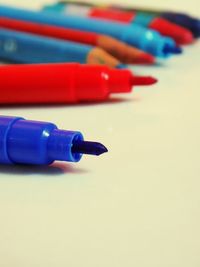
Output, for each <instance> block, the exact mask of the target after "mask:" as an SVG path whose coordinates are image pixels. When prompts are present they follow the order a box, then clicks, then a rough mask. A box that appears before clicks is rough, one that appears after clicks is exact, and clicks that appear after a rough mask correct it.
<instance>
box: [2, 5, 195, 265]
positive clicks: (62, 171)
mask: <svg viewBox="0 0 200 267" xmlns="http://www.w3.org/2000/svg"><path fill="white" fill-rule="evenodd" d="M45 2H46V3H47V2H50V1H42V0H41V1H39V0H38V1H28V0H27V1H22V0H16V1H14V0H12V1H11V0H6V1H3V0H0V4H15V5H18V6H24V7H31V8H39V7H40V5H42V3H45ZM156 2H157V1H153V0H152V1H150V0H146V1H145V0H141V1H140V5H141V6H142V5H143V6H145V5H146V4H147V3H148V5H149V6H160V7H161V6H163V7H172V8H174V9H177V8H179V9H180V8H182V10H187V9H188V10H189V11H190V12H191V13H192V14H196V15H200V14H199V10H200V5H199V0H196V1H195V0H193V1H182V0H176V1H175V0H169V1H159V4H157V3H156ZM151 4H152V5H151ZM133 69H135V70H136V71H138V72H139V71H140V73H141V74H142V73H144V74H145V73H146V74H149V73H150V74H152V75H154V76H156V77H158V78H159V83H158V84H157V85H155V86H152V87H147V88H136V89H135V91H134V93H133V94H130V95H125V96H124V95H119V96H115V97H114V98H113V101H110V102H107V103H104V104H91V105H75V106H46V107H44V106H35V107H1V111H0V112H1V114H5V115H19V116H24V117H26V118H27V119H35V120H44V121H52V122H55V123H57V125H58V126H60V128H65V129H74V130H81V131H82V132H83V133H84V135H85V138H86V139H89V140H99V141H101V142H103V143H104V144H105V145H106V146H107V147H108V149H109V153H107V154H104V155H102V156H101V157H99V158H95V157H89V156H88V157H86V156H85V157H84V158H83V160H82V161H81V162H80V163H78V164H65V163H56V164H54V165H53V166H50V167H40V168H39V167H32V168H29V167H27V168H25V167H16V166H0V266H1V267H66V266H67V267H122V266H124V267H125V266H126V267H133V266H134V267H171V266H173V267H175V266H176V267H190V266H191V267H199V266H200V208H199V205H200V162H199V159H200V157H199V156H200V152H199V151H200V104H199V102H200V72H199V71H200V42H198V43H196V44H194V45H193V46H190V47H187V48H185V51H184V54H183V56H177V57H173V58H171V59H170V60H168V61H166V62H165V63H164V64H163V66H161V67H146V68H144V67H137V68H136V67H135V68H133ZM27 89H28V88H27ZM1 90H3V88H2V89H1Z"/></svg>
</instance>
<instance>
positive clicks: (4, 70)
mask: <svg viewBox="0 0 200 267" xmlns="http://www.w3.org/2000/svg"><path fill="white" fill-rule="evenodd" d="M131 79H132V74H131V72H130V71H129V70H117V69H111V68H108V67H106V66H100V65H99V66H97V65H96V66H92V65H81V64H76V63H71V64H65V63H60V64H59V63H58V64H30V65H27V64H26V65H23V64H22V65H6V66H1V67H0V84H1V88H3V90H2V92H1V94H0V103H1V104H38V103H44V104H45V103H46V104H49V103H57V104H59V103H60V104H61V103H78V102H82V101H84V102H85V101H103V100H106V99H107V98H108V97H109V95H110V94H111V93H119V92H121V93H123V92H124V93H126V92H131V90H132V86H133V85H134V83H132V82H131Z"/></svg>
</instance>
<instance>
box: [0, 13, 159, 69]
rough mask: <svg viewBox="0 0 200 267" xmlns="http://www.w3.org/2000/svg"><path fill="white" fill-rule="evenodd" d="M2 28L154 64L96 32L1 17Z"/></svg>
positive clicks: (150, 58) (148, 56)
mask: <svg viewBox="0 0 200 267" xmlns="http://www.w3.org/2000/svg"><path fill="white" fill-rule="evenodd" d="M0 27H3V28H6V29H10V30H16V31H20V32H27V33H32V34H37V35H41V36H47V37H52V38H57V39H61V40H67V41H73V42H78V43H83V44H88V45H93V46H97V47H100V48H101V49H103V50H105V51H106V52H107V53H109V54H110V55H112V56H113V57H116V58H117V59H118V60H120V61H121V62H123V63H126V64H154V63H155V58H154V57H153V56H152V55H151V54H149V53H145V52H144V51H142V50H140V49H137V48H135V47H133V46H130V45H128V44H125V43H124V42H121V41H119V40H117V39H115V38H112V37H110V36H107V35H103V34H97V33H94V32H87V31H80V30H74V29H70V28H63V27H57V26H52V25H44V24H40V23H33V22H29V21H24V20H16V19H11V18H5V17H0Z"/></svg>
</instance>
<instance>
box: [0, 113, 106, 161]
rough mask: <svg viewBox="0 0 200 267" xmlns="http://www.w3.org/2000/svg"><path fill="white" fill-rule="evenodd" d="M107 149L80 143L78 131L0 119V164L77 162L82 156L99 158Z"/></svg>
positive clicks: (25, 121)
mask: <svg viewBox="0 0 200 267" xmlns="http://www.w3.org/2000/svg"><path fill="white" fill-rule="evenodd" d="M107 151H108V150H107V148H106V147H105V146H104V145H102V144H101V143H98V142H89V141H84V138H83V135H82V134H81V133H80V132H78V131H66V130H60V129H58V128H57V126H56V125H55V124H53V123H49V122H41V121H30V120H25V119H24V118H21V117H9V116H0V163H1V164H35V165H49V164H52V163H53V162H54V161H55V160H59V161H69V162H78V161H80V160H81V157H82V155H83V154H90V155H96V156H98V155H101V154H103V153H105V152H107Z"/></svg>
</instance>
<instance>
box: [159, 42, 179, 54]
mask: <svg viewBox="0 0 200 267" xmlns="http://www.w3.org/2000/svg"><path fill="white" fill-rule="evenodd" d="M163 52H164V53H165V54H176V55H179V54H181V53H182V52H183V50H182V48H181V47H179V46H171V45H168V44H166V45H165V47H164V49H163Z"/></svg>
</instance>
